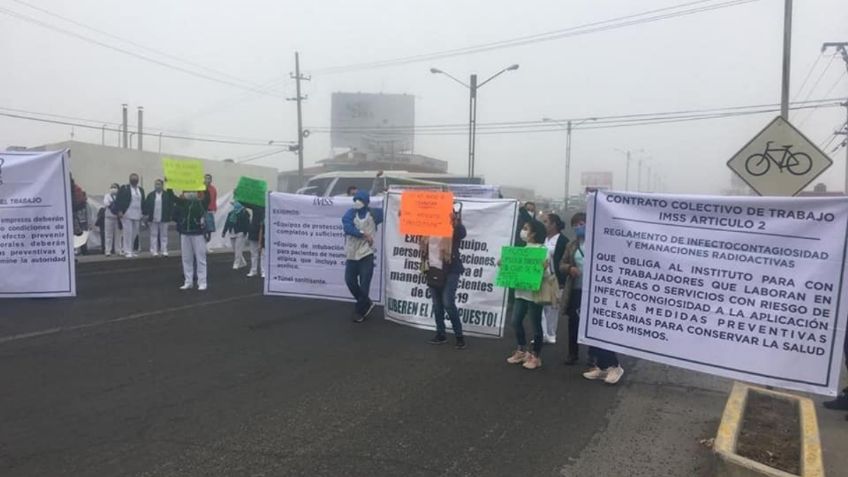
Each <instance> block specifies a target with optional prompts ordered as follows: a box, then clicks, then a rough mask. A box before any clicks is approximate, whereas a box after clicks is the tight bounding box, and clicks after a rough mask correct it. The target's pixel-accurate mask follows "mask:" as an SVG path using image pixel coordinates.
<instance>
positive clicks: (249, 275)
mask: <svg viewBox="0 0 848 477" xmlns="http://www.w3.org/2000/svg"><path fill="white" fill-rule="evenodd" d="M255 276H256V272H254V271H253V270H251V271H250V273H248V274H247V278H253V277H255Z"/></svg>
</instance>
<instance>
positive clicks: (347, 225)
mask: <svg viewBox="0 0 848 477" xmlns="http://www.w3.org/2000/svg"><path fill="white" fill-rule="evenodd" d="M353 200H360V201H362V203H363V204H365V207H363V208H361V209H359V210H356V209H354V208H353V207H351V208H350V209H348V211H347V212H345V214H344V216H342V225H343V226H344V232H345V235H350V236H351V237H356V238H362V232H360V231H359V229H357V228H356V225H354V223H353V219H354V217H355V216H357V215H358V216H359V218H360V219H364V218H365V216H366V215H367V214H368V212H371V216H372V217H374V223H375V224H376V225H378V226H379V225H380V224H382V223H383V209H380V208H377V209H372V208H370V207H368V204H370V203H371V196H370V195H368V192H365V191H359V192H357V193H356V194H355V195H354V196H353Z"/></svg>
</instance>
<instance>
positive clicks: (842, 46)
mask: <svg viewBox="0 0 848 477" xmlns="http://www.w3.org/2000/svg"><path fill="white" fill-rule="evenodd" d="M828 48H834V49H835V50H836V51H837V52H839V53H840V54H841V55H842V61H844V62H845V69H846V70H848V41H843V42H828V43H824V44H823V45H822V52H824V51H825V50H827V49H828ZM842 106H845V115H846V118H845V128H844V129H840V130H839V131H836V132H834V134H836V135H837V136H845V139H844V140H843V141H842V143H841V145H842V146H844V147H845V190H844V192H843V193H844V194H845V195H848V98H846V99H845V103H843V104H842ZM837 148H838V146H837Z"/></svg>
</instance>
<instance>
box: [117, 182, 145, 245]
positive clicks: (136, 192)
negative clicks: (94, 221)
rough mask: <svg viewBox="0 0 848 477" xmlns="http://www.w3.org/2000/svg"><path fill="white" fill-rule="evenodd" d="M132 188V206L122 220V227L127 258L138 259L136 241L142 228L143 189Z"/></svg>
mask: <svg viewBox="0 0 848 477" xmlns="http://www.w3.org/2000/svg"><path fill="white" fill-rule="evenodd" d="M129 188H130V206H129V207H128V208H127V211H126V212H124V218H123V219H122V220H121V225H123V227H124V253H125V254H126V256H127V257H137V256H138V254H137V253H136V252H135V248H134V247H135V239H136V238H137V237H138V232H139V229H140V227H141V201H142V200H144V199H143V198H142V197H141V189H139V188H138V187H133V186H129Z"/></svg>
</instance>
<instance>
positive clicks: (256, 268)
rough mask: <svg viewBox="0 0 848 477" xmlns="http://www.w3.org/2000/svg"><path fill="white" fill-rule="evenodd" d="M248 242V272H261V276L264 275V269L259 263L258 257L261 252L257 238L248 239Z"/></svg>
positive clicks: (254, 273)
mask: <svg viewBox="0 0 848 477" xmlns="http://www.w3.org/2000/svg"><path fill="white" fill-rule="evenodd" d="M248 243H249V244H250V273H251V274H253V275H256V274H257V273H261V274H262V276H263V277H264V276H265V270H264V269H263V268H262V266H261V264H260V263H259V262H260V260H259V257H260V255H261V252H260V250H259V241H258V240H248Z"/></svg>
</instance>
